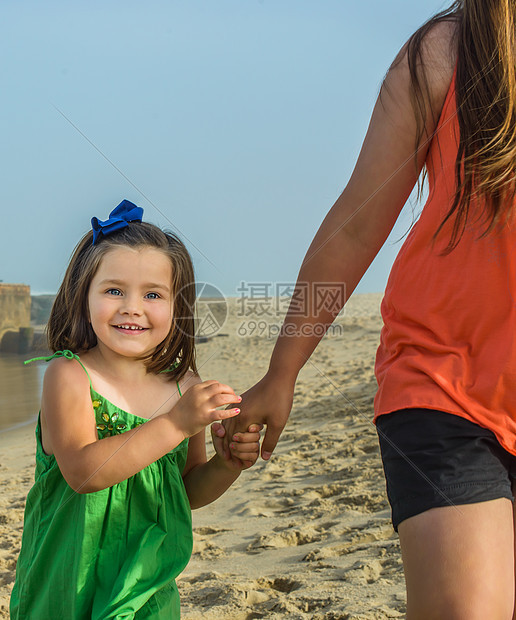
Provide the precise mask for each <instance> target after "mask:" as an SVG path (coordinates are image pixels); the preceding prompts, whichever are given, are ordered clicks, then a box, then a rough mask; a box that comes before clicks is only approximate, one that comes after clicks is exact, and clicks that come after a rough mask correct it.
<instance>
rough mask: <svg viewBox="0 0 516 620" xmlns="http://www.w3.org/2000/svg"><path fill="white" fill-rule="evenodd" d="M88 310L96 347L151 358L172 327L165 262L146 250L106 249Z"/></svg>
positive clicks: (156, 252) (169, 278) (169, 280)
mask: <svg viewBox="0 0 516 620" xmlns="http://www.w3.org/2000/svg"><path fill="white" fill-rule="evenodd" d="M88 309H89V320H90V322H91V326H92V328H93V331H94V332H95V335H96V336H97V341H98V347H99V348H100V349H107V350H109V351H112V352H114V353H116V354H117V355H121V356H123V357H138V358H139V357H144V356H147V355H149V354H151V353H152V352H153V351H154V349H155V348H156V346H157V345H159V344H160V343H161V342H162V341H163V340H164V339H165V338H166V337H167V335H168V333H169V332H170V328H171V325H172V314H173V291H172V264H171V262H170V259H169V258H168V256H167V255H166V254H164V253H163V252H161V251H160V250H157V249H155V248H151V247H143V248H131V247H128V246H120V247H117V248H114V249H112V250H110V251H109V252H108V253H107V254H106V255H105V256H104V258H103V259H102V261H101V263H100V266H99V268H98V270H97V273H96V274H95V276H94V277H93V279H92V281H91V284H90V288H89V292H88Z"/></svg>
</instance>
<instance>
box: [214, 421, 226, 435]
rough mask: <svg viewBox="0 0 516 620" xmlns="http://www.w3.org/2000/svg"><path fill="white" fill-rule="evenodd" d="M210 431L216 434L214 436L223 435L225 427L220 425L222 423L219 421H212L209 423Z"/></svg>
mask: <svg viewBox="0 0 516 620" xmlns="http://www.w3.org/2000/svg"><path fill="white" fill-rule="evenodd" d="M211 432H212V433H213V434H214V435H215V436H216V437H224V435H225V434H226V429H225V428H224V426H222V424H220V423H219V422H214V423H213V424H212V425H211Z"/></svg>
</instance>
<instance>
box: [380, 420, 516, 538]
mask: <svg viewBox="0 0 516 620" xmlns="http://www.w3.org/2000/svg"><path fill="white" fill-rule="evenodd" d="M376 428H377V431H378V438H379V441H380V450H381V453H382V461H383V469H384V472H385V478H386V481H387V496H388V498H389V502H390V504H391V509H392V524H393V526H394V529H395V530H396V531H398V525H399V524H400V523H401V522H402V521H403V520H405V519H408V518H409V517H413V516H415V515H417V514H420V513H422V512H425V511H426V510H429V509H430V508H437V507H441V506H458V505H460V504H473V503H476V502H486V501H489V500H492V499H499V498H501V497H506V498H507V499H510V500H513V494H512V490H511V487H512V484H511V483H512V480H513V479H514V478H516V456H514V455H512V454H510V453H509V452H507V450H505V449H504V448H502V446H501V445H500V443H499V442H498V440H497V439H496V437H495V435H494V433H492V432H491V431H488V430H487V429H485V428H482V427H481V426H478V425H477V424H474V423H473V422H470V421H469V420H466V419H464V418H461V417H459V416H457V415H453V414H450V413H443V412H442V411H435V410H432V409H403V410H401V411H396V412H394V413H388V414H385V415H381V416H379V417H378V419H377V420H376Z"/></svg>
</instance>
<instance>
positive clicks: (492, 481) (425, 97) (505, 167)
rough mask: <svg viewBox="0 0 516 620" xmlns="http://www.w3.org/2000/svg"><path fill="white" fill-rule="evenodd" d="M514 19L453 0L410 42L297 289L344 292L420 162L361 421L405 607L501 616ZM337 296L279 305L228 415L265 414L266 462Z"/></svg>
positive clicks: (514, 284)
mask: <svg viewBox="0 0 516 620" xmlns="http://www.w3.org/2000/svg"><path fill="white" fill-rule="evenodd" d="M515 27H516V2H514V0H490V1H489V2H486V1H485V0H461V1H457V2H454V3H453V5H452V6H451V7H450V8H449V9H448V10H446V11H444V12H442V13H440V14H438V15H437V16H435V17H434V18H433V19H431V20H430V21H429V22H428V23H427V24H425V25H424V26H423V27H422V28H420V29H419V30H418V31H417V32H416V33H415V34H414V35H413V36H412V37H411V38H410V40H409V42H408V43H407V45H405V46H404V47H403V49H402V50H401V52H400V54H399V55H398V57H397V59H396V60H395V62H394V63H393V65H392V66H391V68H390V70H389V72H388V74H387V76H386V78H385V81H384V84H383V87H382V89H381V92H380V97H379V100H378V102H377V104H376V106H375V108H374V111H373V115H372V119H371V123H370V125H369V129H368V132H367V135H366V138H365V141H364V144H363V147H362V150H361V153H360V156H359V159H358V162H357V164H356V167H355V170H354V171H353V174H352V176H351V179H350V181H349V183H348V185H347V187H346V188H345V189H344V191H343V193H342V195H341V196H340V197H339V198H338V200H337V202H336V203H335V205H334V206H333V208H332V209H331V210H330V212H329V213H328V215H327V216H326V219H325V220H324V222H323V224H322V226H321V227H320V229H319V231H318V233H317V235H316V237H315V239H314V241H313V242H312V245H311V247H310V249H309V250H308V253H307V256H306V258H305V260H304V263H303V265H302V267H301V271H300V274H299V282H300V283H302V284H301V285H300V286H299V287H298V290H297V291H296V292H295V294H294V299H296V304H297V307H299V303H300V299H304V301H305V306H304V308H305V309H310V308H312V307H313V305H312V302H313V295H312V293H313V290H312V287H311V286H310V284H313V283H320V282H326V283H331V282H337V283H342V282H344V283H345V284H346V290H347V293H348V295H349V294H351V293H352V291H353V290H354V288H355V287H356V285H357V284H358V282H359V280H360V278H361V277H362V275H363V274H364V272H365V270H366V269H367V267H368V266H369V264H370V263H371V261H372V260H373V258H374V257H375V255H376V254H377V252H378V250H379V249H380V247H381V246H382V244H383V243H384V242H385V240H386V238H387V236H388V234H389V232H390V230H391V228H392V226H393V224H394V222H395V221H396V218H397V216H398V214H399V212H400V210H401V208H402V207H403V205H404V203H405V201H406V200H407V198H408V196H409V194H410V193H411V191H412V189H413V187H414V185H415V184H416V182H417V179H418V177H419V174H420V172H421V170H422V168H423V166H426V170H427V172H428V178H429V197H428V201H427V203H426V205H425V207H424V209H423V211H422V214H421V216H420V218H419V220H418V222H417V223H416V224H415V225H414V227H413V228H412V230H411V232H410V234H409V235H408V237H407V239H406V240H405V243H404V244H403V246H402V248H401V250H400V252H399V255H398V257H397V259H396V262H395V263H394V266H393V268H392V271H391V275H390V278H389V282H388V284H387V288H386V291H385V298H384V300H383V303H382V315H383V319H384V324H385V325H384V328H383V330H382V335H381V343H380V347H379V349H378V353H377V359H376V377H377V380H378V393H377V395H376V400H375V420H376V423H377V428H378V432H379V436H380V446H381V451H382V458H383V463H384V469H385V474H386V478H387V492H388V496H389V500H390V502H391V506H392V516H393V523H394V527H395V528H396V529H398V528H399V536H400V542H401V549H402V555H403V563H404V569H405V576H406V584H407V618H409V619H415V618H417V619H418V620H421V619H426V618H436V619H437V618H439V619H442V618H445V619H447V620H449V619H455V618H461V619H462V618H467V619H468V620H473V619H477V618H478V619H485V618H489V619H490V620H495V619H502V618H503V619H509V618H512V617H513V613H514V598H515V596H514V595H515V571H514V564H515V551H514V517H513V505H512V500H513V490H512V488H511V487H513V480H514V477H515V476H516V393H515V392H516V339H515V337H514V332H515V326H516V303H515V301H516V227H515V222H514V210H515V172H516V35H515ZM307 283H308V284H309V286H307V285H306V284H307ZM305 291H306V294H305ZM320 292H321V290H320V284H319V288H318V293H319V294H320ZM341 305H342V304H336V305H335V307H333V308H331V309H328V308H325V309H324V310H321V312H319V313H318V314H316V313H313V314H312V315H311V316H310V318H309V319H304V318H302V317H301V316H300V315H299V313H298V315H296V312H295V308H293V310H292V311H290V312H289V313H288V315H287V318H286V320H285V322H286V325H288V327H289V329H288V334H287V332H286V331H285V334H284V335H281V336H280V338H279V339H278V342H277V344H276V347H275V349H274V352H273V356H272V359H271V362H270V367H269V371H268V373H267V374H266V376H265V377H264V378H263V379H262V380H261V381H260V383H259V384H258V385H257V386H255V387H254V388H252V389H251V390H250V391H248V392H246V394H245V395H244V400H243V402H242V404H241V407H242V414H241V415H240V416H239V419H238V421H235V422H234V423H232V422H231V421H229V422H226V425H227V426H226V430H227V431H232V430H233V429H234V428H238V427H241V428H245V427H244V426H241V425H245V424H248V423H249V422H250V421H252V422H266V423H267V424H268V427H267V434H266V436H265V439H264V442H263V445H262V455H263V457H264V458H268V457H269V456H270V453H271V452H272V450H273V449H274V446H275V444H276V442H277V439H278V437H279V434H280V433H281V430H282V429H283V427H284V425H285V423H286V420H287V418H288V414H289V411H290V407H291V404H292V397H293V388H294V384H295V381H296V377H297V374H298V372H299V370H300V368H301V367H302V366H303V364H304V363H305V362H306V360H307V359H308V357H309V356H310V355H311V353H312V351H313V349H314V348H315V347H316V345H317V343H318V341H319V340H320V333H321V331H320V329H315V327H317V328H320V327H321V325H319V324H322V325H325V326H328V325H329V324H331V322H332V320H333V319H334V318H335V316H336V315H337V314H338V312H339V311H340V310H341ZM310 327H314V329H313V330H312V332H311V333H310V329H309V328H310ZM296 330H297V331H296ZM296 334H297V335H296ZM343 389H344V390H345V386H344V388H343Z"/></svg>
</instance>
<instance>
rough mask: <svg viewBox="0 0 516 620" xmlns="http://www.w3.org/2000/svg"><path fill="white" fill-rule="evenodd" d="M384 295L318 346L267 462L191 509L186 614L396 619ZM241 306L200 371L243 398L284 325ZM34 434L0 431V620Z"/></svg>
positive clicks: (202, 356) (203, 353) (355, 308)
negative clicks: (382, 340) (379, 362)
mask: <svg viewBox="0 0 516 620" xmlns="http://www.w3.org/2000/svg"><path fill="white" fill-rule="evenodd" d="M380 300H381V295H356V296H355V297H354V298H352V299H351V300H350V302H349V303H348V305H347V306H346V310H345V312H344V314H343V316H341V317H339V318H338V319H337V321H336V324H335V325H336V328H335V330H334V333H333V334H329V335H327V336H326V337H325V338H324V339H323V341H322V342H321V344H320V346H319V347H318V349H317V350H316V352H315V354H314V355H313V357H312V358H311V360H310V362H309V363H308V364H307V365H306V366H305V368H304V369H303V371H302V373H301V375H300V378H299V381H298V384H297V386H296V395H295V402H294V407H293V410H292V414H291V417H290V420H289V423H288V425H287V427H286V429H285V431H284V433H283V435H282V438H281V440H280V443H279V444H278V447H277V449H276V451H275V452H274V454H273V456H272V459H271V461H270V462H269V463H264V462H263V461H260V462H259V463H258V464H257V465H255V466H254V467H253V468H252V469H250V470H248V471H245V472H244V473H243V474H242V475H241V477H240V478H239V480H238V481H237V482H236V483H235V484H234V485H233V487H232V488H231V489H230V490H229V491H228V492H227V493H226V494H225V495H224V496H223V497H222V498H220V499H219V500H218V501H217V502H215V503H214V504H212V505H209V506H206V507H205V508H202V509H200V510H197V511H195V512H194V513H193V522H194V552H193V555H192V559H191V561H190V564H189V565H188V567H187V568H186V570H185V571H184V573H183V574H182V575H181V576H180V578H179V579H178V585H179V589H180V592H181V598H182V610H183V612H182V613H183V618H185V619H186V620H197V619H199V620H200V619H201V618H202V619H203V620H222V619H229V620H251V619H252V618H282V619H283V618H292V619H294V618H320V619H327V620H336V619H349V620H351V619H358V618H363V619H372V618H400V617H403V616H404V612H405V607H406V605H405V589H404V583H403V570H402V564H401V557H400V551H399V543H398V538H397V535H396V534H395V532H394V531H393V529H392V526H391V524H390V520H389V516H390V512H389V507H388V503H387V500H386V494H385V482H384V478H383V474H382V469H381V461H380V456H379V451H378V441H377V438H376V433H375V430H374V426H373V425H372V423H371V420H372V405H373V398H374V393H375V387H376V382H375V380H374V375H373V364H374V355H375V351H376V347H377V346H378V339H379V331H380V327H381V320H380V315H379V303H380ZM242 309H243V308H242V304H241V303H239V301H238V300H230V302H229V311H230V312H229V318H228V319H227V321H226V322H225V324H224V325H223V327H222V329H221V333H223V334H226V335H225V336H220V335H219V336H217V337H213V338H211V339H210V340H209V341H208V342H205V343H203V344H200V345H199V347H198V357H199V367H200V374H201V376H202V377H203V378H204V379H208V378H216V379H219V380H221V381H224V382H226V383H228V384H229V385H231V386H233V387H234V389H235V390H236V391H237V392H243V391H245V389H246V388H248V387H250V386H251V385H252V384H253V383H254V382H255V381H257V380H258V379H259V378H261V376H262V374H263V373H264V372H265V370H266V368H267V363H268V359H269V356H270V352H271V351H272V347H273V345H274V337H273V334H274V332H275V329H276V325H277V324H278V321H279V318H278V317H277V316H265V315H264V312H263V310H264V309H263V307H262V308H261V309H260V310H258V309H257V308H256V307H255V308H254V311H255V315H253V314H252V313H251V312H250V309H249V308H247V310H248V311H249V315H248V316H243V313H242V312H241V311H242ZM256 312H258V315H256ZM253 320H254V321H255V322H256V323H260V322H261V323H262V325H261V328H260V329H259V330H258V329H254V327H255V326H254V325H250V324H249V322H250V321H253ZM263 322H265V323H266V324H267V325H268V326H269V327H268V328H266V327H264V325H263ZM270 326H272V327H270ZM251 331H253V335H249V333H250V332H251ZM239 334H240V335H239ZM33 437H34V429H33V428H32V427H25V428H22V429H17V430H14V431H10V432H9V433H4V434H0V454H1V455H2V459H1V464H0V488H1V493H0V532H1V535H2V536H1V542H0V618H8V611H7V610H8V600H9V593H10V591H11V589H12V585H13V581H14V574H15V564H16V558H17V555H18V552H19V549H20V541H21V532H22V519H23V508H24V502H25V496H26V494H27V491H28V489H29V488H30V485H31V481H32V476H33V471H34V462H33V453H34V440H33Z"/></svg>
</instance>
